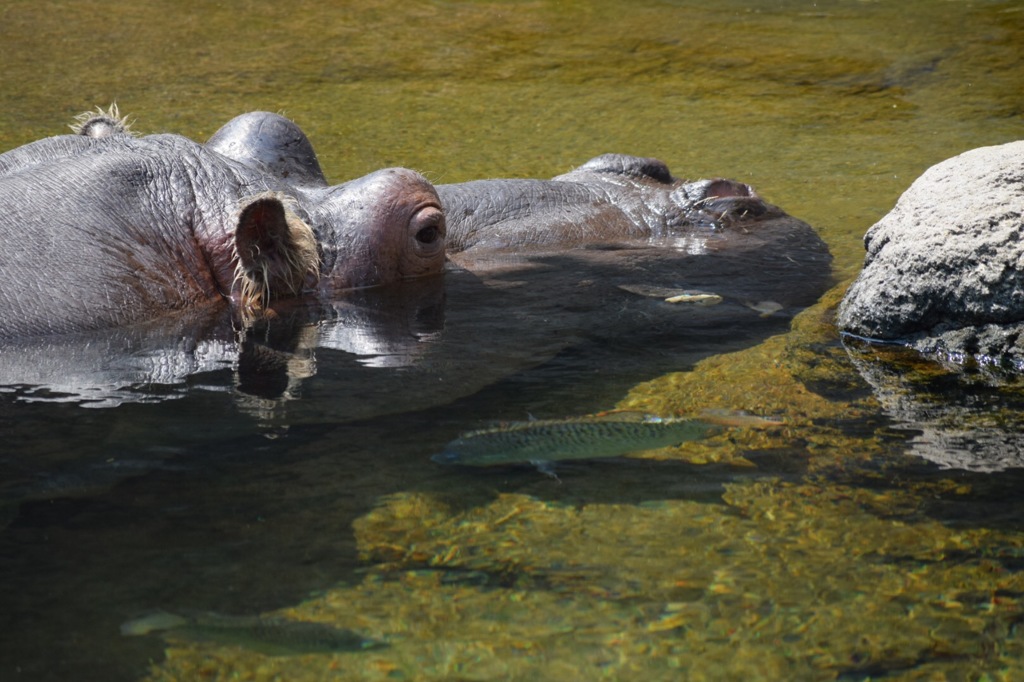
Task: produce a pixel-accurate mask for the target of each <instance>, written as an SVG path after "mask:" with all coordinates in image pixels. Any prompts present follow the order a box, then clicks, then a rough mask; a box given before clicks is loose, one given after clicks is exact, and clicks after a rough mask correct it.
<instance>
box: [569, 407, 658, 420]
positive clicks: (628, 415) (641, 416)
mask: <svg viewBox="0 0 1024 682" xmlns="http://www.w3.org/2000/svg"><path fill="white" fill-rule="evenodd" d="M584 419H589V420H591V421H616V422H631V421H635V422H645V421H650V420H651V415H649V414H648V413H646V412H641V411H640V410H604V411H602V412H597V413H595V414H593V415H591V416H589V417H585V418H584Z"/></svg>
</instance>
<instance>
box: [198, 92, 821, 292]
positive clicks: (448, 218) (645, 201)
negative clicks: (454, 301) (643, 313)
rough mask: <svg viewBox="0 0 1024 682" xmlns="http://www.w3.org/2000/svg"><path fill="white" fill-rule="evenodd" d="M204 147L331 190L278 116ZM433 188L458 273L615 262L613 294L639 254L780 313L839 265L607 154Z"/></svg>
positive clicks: (746, 201) (244, 123)
mask: <svg viewBox="0 0 1024 682" xmlns="http://www.w3.org/2000/svg"><path fill="white" fill-rule="evenodd" d="M290 140H302V141H303V142H302V143H301V144H299V143H294V144H293V143H291V142H289V141H290ZM206 147H207V148H208V149H212V150H215V151H217V152H218V153H220V154H222V155H224V156H227V157H230V158H232V159H234V160H236V161H238V162H239V163H242V164H246V165H250V166H256V167H259V168H262V169H264V171H265V172H267V173H269V174H271V175H279V176H285V177H287V176H290V175H293V174H295V173H298V172H301V173H303V174H304V175H305V176H306V181H307V182H308V183H312V184H326V182H327V181H326V179H325V178H324V177H323V174H322V172H321V170H320V166H319V164H318V163H317V160H316V157H315V154H314V153H313V150H312V146H311V145H309V144H308V142H307V141H305V136H304V134H303V133H302V131H301V130H300V129H299V128H298V126H297V125H296V124H294V123H293V122H291V121H289V120H288V119H286V118H284V117H282V116H279V115H277V114H272V113H268V112H251V113H247V114H243V115H241V116H238V117H236V118H235V119H233V120H232V121H231V122H229V123H228V124H226V125H225V126H224V127H223V128H221V129H220V130H219V131H218V132H217V133H216V134H215V135H214V136H213V137H212V138H210V140H209V141H208V142H207V143H206ZM282 148H283V149H284V150H286V151H282ZM435 189H436V190H437V194H438V196H439V198H440V201H441V205H442V208H443V209H444V213H445V222H446V238H445V245H446V251H447V254H448V259H449V262H450V263H451V264H452V265H454V266H456V267H460V268H464V269H467V270H470V271H472V272H476V273H492V272H495V271H499V270H500V271H508V270H509V269H512V270H522V269H523V267H524V261H527V260H529V261H532V262H533V263H534V264H536V263H537V262H538V261H543V260H545V259H548V260H550V259H551V258H552V257H555V258H558V260H559V265H560V267H564V266H565V264H566V258H567V257H568V258H570V259H572V260H573V261H574V262H581V261H586V262H587V263H589V264H590V265H591V266H592V267H593V268H594V272H595V273H597V272H600V271H601V266H603V265H604V266H607V265H608V264H609V262H611V261H614V262H615V269H616V270H617V271H619V272H620V273H622V274H623V276H624V277H625V280H623V281H622V282H616V284H624V283H626V282H633V281H635V279H636V276H637V272H636V270H637V269H638V267H637V263H636V261H637V259H638V253H642V255H641V256H639V259H640V260H642V261H645V262H647V261H650V260H651V259H653V260H656V261H659V262H661V263H665V262H666V261H667V262H669V263H670V265H669V267H668V269H669V270H671V273H672V281H673V282H675V283H676V284H675V285H674V286H675V287H676V289H678V290H679V291H686V290H691V289H700V288H707V287H714V288H715V289H716V291H715V292H712V295H717V294H720V293H722V291H718V290H719V289H721V290H723V291H725V292H726V293H728V294H731V295H732V296H733V298H739V299H742V300H745V301H748V302H751V303H753V304H757V303H761V302H767V303H770V304H772V306H774V305H778V306H779V307H782V306H783V303H785V304H786V306H787V307H788V306H800V305H807V304H809V303H810V302H812V301H813V300H815V299H816V298H817V296H818V295H820V293H821V292H822V291H823V285H824V284H825V283H826V282H827V281H828V280H829V278H830V276H831V267H830V265H831V255H830V254H829V253H828V249H827V247H826V246H825V244H824V243H823V242H822V241H821V239H820V238H819V237H818V236H817V234H816V233H815V232H814V230H813V229H812V228H811V227H810V226H808V225H807V224H806V223H804V222H802V221H800V220H797V219H795V218H793V217H792V216H789V215H788V214H786V213H785V212H784V211H783V210H782V209H780V208H779V207H777V206H774V205H772V204H769V203H767V202H765V201H764V200H763V199H762V198H761V197H760V196H759V195H758V194H757V192H756V191H755V190H754V189H753V188H752V187H750V185H747V184H745V183H742V182H737V181H734V180H729V179H724V178H713V179H705V180H698V181H694V182H690V181H686V180H683V179H679V178H677V177H675V176H673V175H672V173H671V172H670V171H669V168H668V167H667V165H666V164H665V163H664V162H662V161H660V160H658V159H654V158H645V157H638V156H630V155H626V154H603V155H601V156H598V157H595V158H593V159H591V160H590V161H587V162H586V163H584V164H583V165H581V166H579V167H577V168H575V169H573V170H571V171H569V172H568V173H565V174H562V175H559V176H557V177H554V178H552V179H550V180H540V179H491V180H475V181H470V182H464V183H457V184H442V185H437V186H436V187H435ZM624 266H625V267H624ZM640 269H642V268H640ZM648 269H649V268H648ZM626 270H629V272H626ZM644 284H646V285H647V286H648V288H649V290H655V289H656V288H655V289H650V285H653V284H656V282H654V281H647V282H645V283H644V282H642V283H641V285H640V286H643V285H644ZM627 286H628V284H627ZM680 287H682V288H681V289H680Z"/></svg>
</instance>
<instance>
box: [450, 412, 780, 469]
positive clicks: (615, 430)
mask: <svg viewBox="0 0 1024 682" xmlns="http://www.w3.org/2000/svg"><path fill="white" fill-rule="evenodd" d="M630 415H633V416H630ZM764 423H773V422H766V421H765V420H763V419H761V418H759V417H748V416H745V415H715V414H708V415H706V416H704V417H702V418H699V419H696V418H677V417H653V416H650V415H640V416H639V417H638V416H636V415H635V413H615V412H612V413H609V414H607V415H603V416H595V417H577V418H574V419H536V420H533V421H525V422H511V423H506V424H502V425H500V426H496V427H493V428H489V429H480V430H478V431H469V432H467V433H463V434H462V435H461V436H459V437H458V438H456V439H455V440H453V441H451V442H450V443H448V445H446V446H445V448H444V451H443V452H441V453H439V454H437V455H434V456H433V457H431V459H432V460H433V461H435V462H438V463H440V464H462V465H466V466H491V465H496V464H518V463H524V462H530V463H532V464H536V465H540V464H542V463H546V462H560V461H564V460H569V459H594V458H599V457H617V456H619V455H625V454H628V453H630V452H638V451H641V450H653V449H655V448H663V447H667V446H669V445H678V444H679V443H683V442H685V441H691V440H699V439H701V438H707V437H709V436H712V435H714V434H716V433H718V432H719V431H721V430H722V429H723V428H724V427H730V426H756V425H761V424H764ZM543 470H544V469H543V468H542V471H543Z"/></svg>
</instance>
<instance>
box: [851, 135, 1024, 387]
mask: <svg viewBox="0 0 1024 682" xmlns="http://www.w3.org/2000/svg"><path fill="white" fill-rule="evenodd" d="M1022 233H1024V141H1018V142H1011V143H1008V144H1004V145H1000V146H995V147H982V148H979V149H974V150H971V151H969V152H965V153H963V154H961V155H959V156H956V157H953V158H951V159H948V160H946V161H943V162H942V163H939V164H937V165H935V166H932V167H931V168H929V169H928V170H927V171H925V173H924V174H923V175H922V176H921V177H920V178H918V179H917V180H916V181H915V182H914V184H913V185H911V186H910V188H909V189H908V190H907V191H906V192H905V193H904V194H903V196H902V197H900V199H899V201H898V202H897V203H896V206H895V208H893V210H892V211H890V212H889V214H888V215H886V216H885V217H884V218H882V220H880V221H879V222H878V223H876V224H875V225H874V226H873V227H872V228H871V229H870V230H868V232H867V234H866V235H865V237H864V246H865V248H866V249H867V256H866V257H865V260H864V269H863V271H862V272H861V274H860V276H859V277H858V278H857V280H856V281H855V282H854V283H853V285H852V286H851V287H850V289H849V290H848V291H847V293H846V296H845V298H844V299H843V301H842V303H841V304H840V307H839V312H838V324H839V328H840V330H842V331H843V332H846V333H847V334H853V335H856V336H860V337H863V338H867V339H870V340H875V341H886V342H894V343H899V344H902V345H906V346H911V347H914V348H917V349H918V350H921V351H924V352H933V353H940V354H942V355H944V356H946V357H947V358H949V359H952V360H963V359H968V358H970V357H974V358H977V359H978V360H980V361H982V362H995V363H999V364H1009V365H1012V366H1015V367H1017V368H1018V369H1024V334H1022V332H1024V240H1022V239H1021V236H1022Z"/></svg>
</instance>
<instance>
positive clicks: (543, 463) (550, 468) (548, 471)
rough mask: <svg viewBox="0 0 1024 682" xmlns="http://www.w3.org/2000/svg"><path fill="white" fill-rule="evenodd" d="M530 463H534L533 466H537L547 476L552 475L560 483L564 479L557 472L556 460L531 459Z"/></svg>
mask: <svg viewBox="0 0 1024 682" xmlns="http://www.w3.org/2000/svg"><path fill="white" fill-rule="evenodd" d="M530 464H532V465H533V466H535V467H537V471H539V472H541V473H542V474H544V475H545V476H550V477H551V478H553V479H555V480H556V481H558V482H559V483H561V482H562V479H560V478H559V477H558V474H556V473H555V463H554V462H549V461H548V460H546V459H531V460H530Z"/></svg>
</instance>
